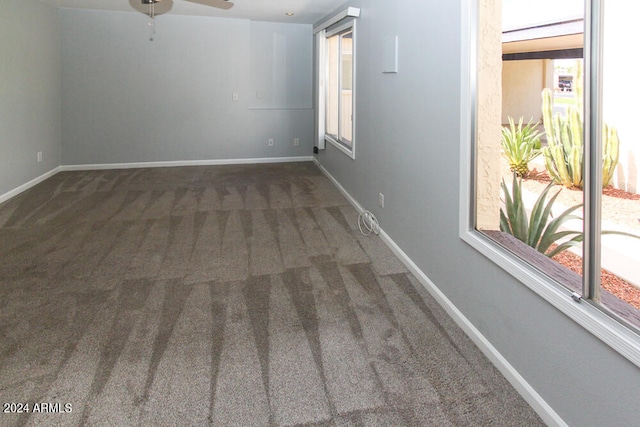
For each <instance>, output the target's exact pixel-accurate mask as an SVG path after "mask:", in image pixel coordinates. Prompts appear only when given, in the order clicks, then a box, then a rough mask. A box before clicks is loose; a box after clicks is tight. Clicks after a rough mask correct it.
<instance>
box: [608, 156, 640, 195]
mask: <svg viewBox="0 0 640 427" xmlns="http://www.w3.org/2000/svg"><path fill="white" fill-rule="evenodd" d="M612 184H613V186H614V187H616V188H620V189H621V190H624V191H628V192H629V193H638V192H639V190H640V188H638V161H637V160H636V155H635V151H634V150H628V151H627V153H626V155H625V156H624V157H622V156H621V158H620V162H619V163H618V170H617V171H616V175H615V179H614V182H612Z"/></svg>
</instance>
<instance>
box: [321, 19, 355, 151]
mask: <svg viewBox="0 0 640 427" xmlns="http://www.w3.org/2000/svg"><path fill="white" fill-rule="evenodd" d="M354 48H355V44H354V22H353V21H350V22H348V23H343V24H340V25H339V26H337V27H335V28H330V29H329V30H327V32H326V44H325V52H326V54H325V55H326V56H325V62H326V69H325V72H326V94H325V99H326V103H325V109H326V111H325V139H326V140H327V141H329V142H331V143H333V144H334V145H336V146H337V147H338V148H340V149H341V150H342V151H344V152H345V153H347V154H349V155H351V156H352V157H353V155H354V126H353V106H354V101H355V99H354V93H355V91H354V71H355V67H354Z"/></svg>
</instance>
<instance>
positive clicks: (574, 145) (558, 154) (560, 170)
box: [542, 66, 620, 188]
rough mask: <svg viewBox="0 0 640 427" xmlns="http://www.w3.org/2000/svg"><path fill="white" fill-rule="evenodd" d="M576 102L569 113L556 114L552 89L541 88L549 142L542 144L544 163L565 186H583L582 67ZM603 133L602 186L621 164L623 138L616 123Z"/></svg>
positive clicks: (544, 121) (605, 127)
mask: <svg viewBox="0 0 640 427" xmlns="http://www.w3.org/2000/svg"><path fill="white" fill-rule="evenodd" d="M575 86H576V101H577V107H576V106H570V107H569V108H568V110H567V115H566V117H561V116H560V114H555V115H554V114H553V93H552V92H551V89H549V88H545V89H544V90H543V91H542V117H543V123H544V131H545V134H546V135H547V146H546V147H543V148H542V154H543V156H544V164H545V167H546V169H547V173H548V174H549V176H550V177H551V179H552V180H553V181H554V182H556V183H559V184H562V185H564V186H565V187H577V188H582V186H583V158H584V147H583V121H582V111H583V109H582V67H581V66H578V72H577V76H576V85H575ZM602 133H603V135H602V154H603V156H602V157H603V158H602V186H603V187H605V186H607V185H608V184H609V182H610V181H611V178H612V177H613V173H614V171H615V169H616V166H617V165H618V155H619V146H620V140H619V139H618V132H617V130H616V129H615V128H614V127H611V126H608V125H607V124H604V129H603V132H602Z"/></svg>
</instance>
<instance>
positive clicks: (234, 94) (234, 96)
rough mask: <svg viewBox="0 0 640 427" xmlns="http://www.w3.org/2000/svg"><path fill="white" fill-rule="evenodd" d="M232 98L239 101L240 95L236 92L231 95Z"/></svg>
mask: <svg viewBox="0 0 640 427" xmlns="http://www.w3.org/2000/svg"><path fill="white" fill-rule="evenodd" d="M231 99H232V100H234V101H237V100H238V99H240V95H238V94H237V93H235V92H234V93H233V95H231Z"/></svg>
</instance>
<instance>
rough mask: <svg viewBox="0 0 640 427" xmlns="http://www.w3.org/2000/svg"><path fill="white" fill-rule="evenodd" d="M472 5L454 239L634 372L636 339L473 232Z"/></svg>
mask: <svg viewBox="0 0 640 427" xmlns="http://www.w3.org/2000/svg"><path fill="white" fill-rule="evenodd" d="M478 1H480V0H463V1H462V10H461V12H462V13H461V17H462V25H461V27H462V46H461V52H462V58H461V81H460V87H461V99H460V107H461V108H460V111H461V117H460V201H459V203H460V222H459V235H460V238H461V239H462V240H464V241H465V242H466V243H468V244H469V245H471V246H472V247H473V248H475V249H476V250H477V251H479V252H480V253H482V254H483V255H484V256H486V257H487V258H489V259H490V260H491V261H493V262H494V263H495V264H497V265H498V266H500V267H501V268H503V269H504V270H505V271H506V272H508V273H509V274H511V275H512V276H513V277H514V278H515V279H517V280H518V281H520V282H522V283H523V284H524V285H525V286H527V287H529V288H530V289H531V290H532V291H534V292H535V293H536V294H538V295H539V296H540V297H542V298H543V299H544V300H546V301H547V302H548V303H550V304H551V305H553V306H554V307H555V308H557V309H558V310H560V311H561V312H562V313H564V314H565V315H566V316H568V317H569V318H571V319H572V320H574V321H575V322H576V323H578V324H579V325H581V326H582V327H584V328H585V329H586V330H588V331H589V332H591V333H592V334H593V335H594V336H596V337H597V338H599V339H600V340H601V341H603V342H604V343H606V344H607V345H609V346H610V347H611V348H613V349H614V350H616V351H617V352H618V353H620V354H621V355H622V356H624V357H626V358H627V359H628V360H629V361H630V362H632V363H633V364H634V365H636V366H637V367H640V335H638V334H637V333H636V332H635V331H634V330H632V329H631V328H629V327H627V326H625V325H624V324H622V323H620V322H619V321H617V320H616V319H614V318H612V317H611V316H610V315H608V314H607V313H606V312H605V311H603V310H602V309H600V308H598V307H596V306H595V305H594V304H592V303H591V302H590V301H589V300H588V299H581V300H578V301H576V300H575V299H574V298H573V297H572V294H573V292H572V291H571V290H569V289H567V288H565V287H563V286H561V285H560V284H558V283H556V282H554V281H553V280H551V279H550V278H549V277H548V276H546V275H544V274H543V273H542V272H541V271H539V270H538V269H536V268H534V267H533V266H531V265H530V264H528V263H527V262H525V261H523V260H522V259H520V258H518V257H517V256H516V255H514V254H513V253H511V252H510V251H508V250H506V249H504V248H503V247H501V246H500V245H498V244H497V243H495V242H494V241H492V240H491V239H489V238H488V237H487V236H485V235H484V234H482V233H481V232H479V231H477V230H476V229H475V228H474V225H473V224H474V218H473V216H474V209H473V208H474V204H475V201H474V198H475V185H474V183H475V179H476V178H475V174H474V171H475V154H474V150H473V147H474V144H475V138H476V132H477V129H476V93H477V89H478V88H477V76H476V70H477V54H478V46H477V43H478V40H477V39H478V38H477V28H478V22H477V19H478V10H477V2H478ZM587 3H589V2H587ZM598 13H599V11H598V10H588V11H587V13H586V16H585V34H587V38H586V39H585V54H587V53H586V52H587V51H588V50H590V47H591V44H592V40H594V37H598V36H600V35H599V34H591V31H590V30H587V28H588V27H589V28H590V27H591V26H592V25H588V24H587V23H590V22H595V20H597V19H598V18H599V17H598ZM596 44H597V43H596ZM587 64H588V62H587V60H586V59H585V71H586V69H587V68H588V66H587ZM585 89H586V88H585ZM585 163H586V160H585ZM585 221H588V220H587V218H585Z"/></svg>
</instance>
